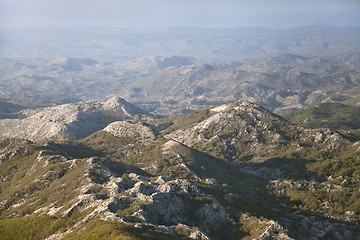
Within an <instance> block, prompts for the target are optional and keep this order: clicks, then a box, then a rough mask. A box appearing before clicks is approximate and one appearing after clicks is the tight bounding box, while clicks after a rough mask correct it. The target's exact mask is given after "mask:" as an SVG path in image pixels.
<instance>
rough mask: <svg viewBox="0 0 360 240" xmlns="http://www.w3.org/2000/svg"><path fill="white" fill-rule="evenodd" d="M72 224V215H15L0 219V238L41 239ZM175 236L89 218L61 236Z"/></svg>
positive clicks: (75, 239) (92, 239)
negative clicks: (70, 216) (15, 216)
mask: <svg viewBox="0 0 360 240" xmlns="http://www.w3.org/2000/svg"><path fill="white" fill-rule="evenodd" d="M74 224H75V222H74V218H57V217H54V216H48V215H41V216H29V217H17V218H11V219H2V220H0V236H1V237H0V238H1V239H2V240H13V239H23V240H31V239H45V238H47V237H49V236H50V235H52V234H56V233H61V232H63V231H64V230H66V229H67V228H69V227H72V226H73V225H74ZM149 236H151V237H152V238H154V239H159V240H162V239H163V240H165V239H176V237H175V236H171V235H169V234H165V233H161V232H157V231H154V230H144V229H139V228H134V227H131V226H126V225H124V224H121V223H115V222H106V221H101V220H96V219H94V220H91V221H89V222H88V223H86V224H85V225H82V226H80V227H78V228H77V229H75V230H74V231H73V232H72V233H70V234H69V235H66V236H65V237H64V238H63V239H66V240H70V239H71V240H80V239H81V240H85V239H89V240H97V239H99V240H100V239H108V240H126V239H129V240H130V239H131V240H135V239H139V240H141V239H149Z"/></svg>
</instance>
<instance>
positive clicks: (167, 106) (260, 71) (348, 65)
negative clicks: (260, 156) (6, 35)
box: [0, 51, 360, 115]
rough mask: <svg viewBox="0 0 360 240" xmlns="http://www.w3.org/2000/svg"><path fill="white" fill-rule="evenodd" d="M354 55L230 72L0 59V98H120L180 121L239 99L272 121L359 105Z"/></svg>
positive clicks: (158, 64)
mask: <svg viewBox="0 0 360 240" xmlns="http://www.w3.org/2000/svg"><path fill="white" fill-rule="evenodd" d="M359 56H360V52H358V51H357V52H353V53H346V54H338V55H333V56H331V57H327V58H324V59H322V58H315V57H303V56H299V55H293V54H281V55H275V56H272V57H267V58H264V59H258V60H251V61H248V62H243V63H231V64H199V63H196V60H194V59H191V58H186V57H176V56H173V57H148V58H142V59H139V60H136V61H128V62H119V63H111V64H110V63H109V64H106V63H100V62H96V61H94V60H91V59H74V58H57V59H54V60H52V61H46V60H42V59H34V60H33V61H32V60H31V59H1V60H0V61H1V63H2V64H1V66H0V68H1V69H2V71H1V73H0V84H1V86H2V88H1V89H0V97H1V99H2V100H3V101H12V102H11V104H18V105H21V106H23V107H36V106H48V105H49V104H51V103H53V104H63V103H72V102H78V101H105V100H106V99H107V98H108V97H109V96H120V97H122V98H125V99H127V100H128V101H130V102H133V103H136V104H137V105H138V106H140V107H142V108H144V109H145V110H147V111H149V112H152V113H154V114H160V115H171V114H187V113H189V112H191V111H194V110H200V109H203V108H207V107H209V106H214V105H217V104H221V103H225V102H228V101H234V100H237V99H243V100H247V101H251V102H254V103H257V104H260V105H262V106H264V107H266V108H268V109H270V110H272V111H275V112H277V113H280V112H288V111H292V110H296V109H304V108H307V107H308V106H311V105H313V104H317V103H320V102H328V101H337V102H338V101H345V100H348V101H352V104H353V105H356V104H358V103H359V100H360V99H359V92H360V88H359V86H360V82H359V79H360V77H359V76H360V70H359V68H358V66H359V64H360V57H359Z"/></svg>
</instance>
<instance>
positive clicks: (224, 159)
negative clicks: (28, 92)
mask: <svg viewBox="0 0 360 240" xmlns="http://www.w3.org/2000/svg"><path fill="white" fill-rule="evenodd" d="M359 153H360V143H359V142H356V141H349V140H347V139H345V138H343V137H342V136H341V135H340V134H339V133H337V132H336V131H333V130H330V129H327V128H322V129H307V128H304V127H301V126H298V125H295V124H293V123H290V122H288V121H286V120H284V119H283V118H282V117H280V116H278V115H276V114H274V113H271V112H269V111H268V110H266V109H264V108H262V107H260V106H258V105H256V104H253V103H249V102H245V101H235V102H231V103H227V104H223V105H219V106H217V107H213V108H210V109H205V110H202V111H199V112H194V113H191V114H189V115H187V116H174V117H170V118H149V117H147V118H142V119H139V118H138V119H134V118H132V119H128V120H125V121H124V120H123V121H114V122H112V123H111V124H109V125H108V126H106V127H105V128H104V129H103V130H100V131H97V132H95V133H94V134H92V135H90V136H88V137H86V138H84V139H82V140H80V141H74V142H61V141H57V142H53V141H42V142H31V141H29V140H20V139H3V140H1V144H0V162H1V163H0V164H1V168H0V177H1V178H0V179H1V185H0V187H1V194H0V203H1V205H0V216H1V217H2V219H1V220H0V234H1V235H2V236H5V238H4V239H11V236H19V238H25V237H24V236H32V237H33V238H40V239H79V238H80V239H81V238H86V237H90V236H92V239H101V238H104V237H106V236H110V235H111V236H112V237H115V236H122V237H124V238H125V237H128V238H129V239H133V238H139V239H148V238H155V239H177V238H181V237H187V238H190V239H357V238H359V237H360V236H359V229H360V225H359V219H360V217H359V212H360V209H359V203H358V199H359V197H360V196H359V191H358V189H359V187H360V175H359V174H360V172H359V169H360V168H359V160H360V159H359V157H360V155H359ZM24 221H26V223H25V222H24ZM35 222H36V224H35ZM115 223H116V224H115ZM31 224H32V225H31ZM4 226H7V227H6V228H4ZM15 226H16V227H15ZM27 226H28V227H29V226H32V227H31V229H32V231H31V232H29V233H27V232H26V231H23V230H21V229H26V228H27ZM90 234H91V235H90ZM7 236H10V237H7Z"/></svg>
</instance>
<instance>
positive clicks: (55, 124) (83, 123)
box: [0, 97, 150, 141]
mask: <svg viewBox="0 0 360 240" xmlns="http://www.w3.org/2000/svg"><path fill="white" fill-rule="evenodd" d="M19 115H20V116H21V117H20V118H15V119H1V120H0V137H1V138H23V139H29V140H32V141H39V140H44V139H51V140H75V139H81V138H84V137H86V136H88V135H90V134H91V133H93V132H95V131H98V130H100V129H102V128H104V127H105V126H106V125H108V124H109V123H111V122H113V121H117V120H124V119H141V118H142V117H143V118H146V115H147V116H149V117H150V115H149V114H147V113H146V112H145V111H144V110H142V109H140V108H138V107H136V106H134V105H132V104H130V103H128V102H126V101H125V100H123V99H121V98H117V97H114V98H112V99H110V100H108V101H105V102H101V103H70V104H64V105H59V106H54V107H46V108H38V109H32V110H23V111H21V112H19Z"/></svg>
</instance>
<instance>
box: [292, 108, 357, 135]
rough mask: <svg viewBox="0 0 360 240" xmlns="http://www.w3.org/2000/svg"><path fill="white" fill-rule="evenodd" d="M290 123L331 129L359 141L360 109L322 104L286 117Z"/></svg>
mask: <svg viewBox="0 0 360 240" xmlns="http://www.w3.org/2000/svg"><path fill="white" fill-rule="evenodd" d="M285 118H286V119H288V120H289V121H290V122H293V123H296V124H300V125H302V126H304V127H308V128H322V127H326V128H331V129H334V130H338V131H340V132H341V133H343V134H344V135H349V136H350V137H351V136H352V138H353V139H354V140H359V139H360V135H359V132H358V131H359V130H360V120H359V119H360V108H359V107H354V106H349V105H345V104H341V103H322V104H320V105H318V106H315V107H312V108H310V109H306V110H302V111H297V112H293V113H290V114H287V115H285Z"/></svg>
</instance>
